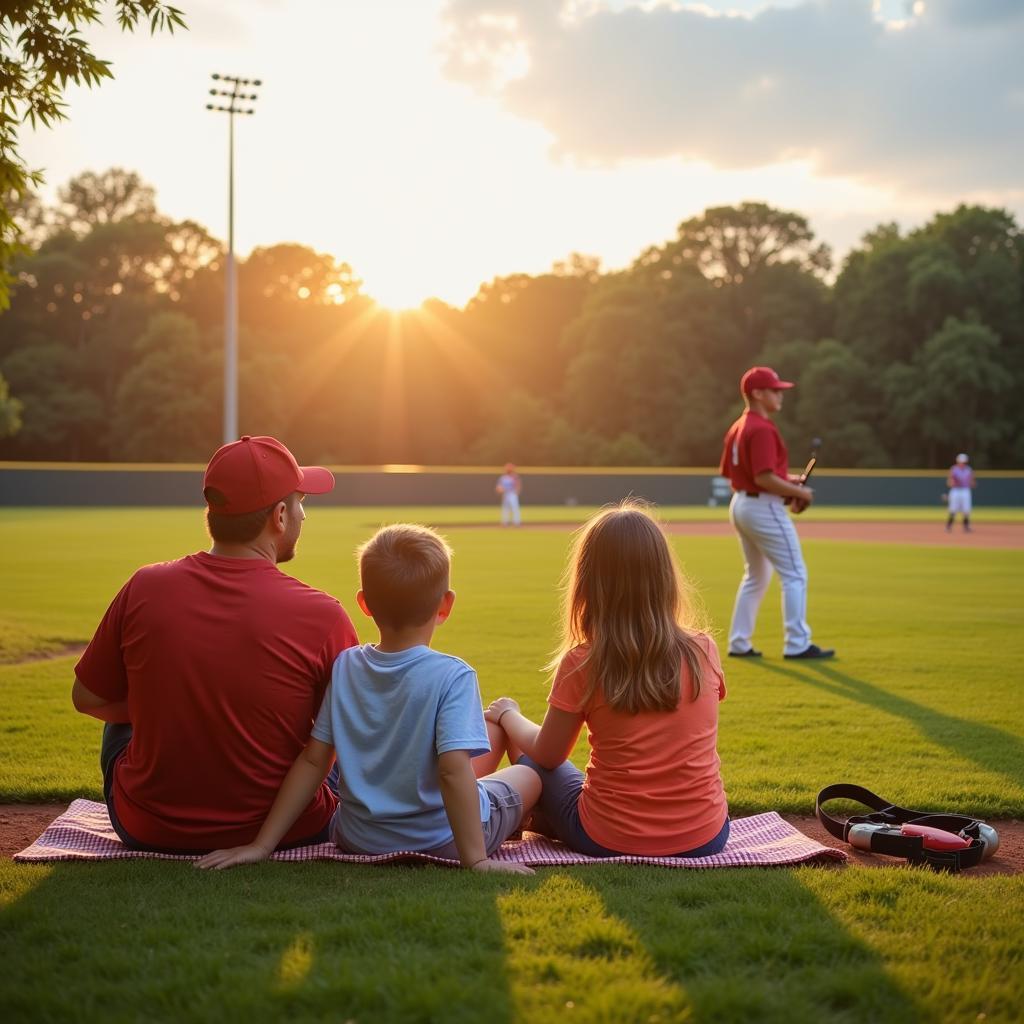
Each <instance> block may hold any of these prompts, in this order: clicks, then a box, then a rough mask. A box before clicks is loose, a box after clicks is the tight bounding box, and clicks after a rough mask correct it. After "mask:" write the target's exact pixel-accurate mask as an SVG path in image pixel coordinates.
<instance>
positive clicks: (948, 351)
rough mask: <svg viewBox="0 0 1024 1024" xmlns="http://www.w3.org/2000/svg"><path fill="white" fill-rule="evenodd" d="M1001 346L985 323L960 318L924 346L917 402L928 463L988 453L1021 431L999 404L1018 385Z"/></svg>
mask: <svg viewBox="0 0 1024 1024" xmlns="http://www.w3.org/2000/svg"><path fill="white" fill-rule="evenodd" d="M999 347H1000V345H999V338H998V337H996V335H995V333H994V332H993V331H992V330H990V329H989V328H988V327H986V326H985V325H984V324H981V323H978V322H976V321H975V322H971V321H963V320H957V319H956V318H955V317H949V318H948V319H947V320H946V322H945V324H943V326H942V328H941V329H940V330H939V331H937V332H936V333H935V334H933V335H932V337H930V338H929V339H928V341H927V342H926V343H925V345H924V347H923V349H922V350H921V354H920V357H919V359H918V364H919V370H920V378H921V379H920V382H919V384H918V396H919V397H918V402H919V404H920V407H921V410H922V412H921V436H922V440H923V441H924V442H925V444H926V445H927V446H928V449H927V452H928V462H929V464H931V465H935V464H936V462H942V461H943V456H946V458H945V461H948V455H947V454H946V453H948V452H957V451H961V450H965V449H970V450H973V451H979V450H980V451H982V452H984V451H985V450H986V449H987V448H988V447H989V446H990V445H991V444H992V443H993V442H995V441H998V440H1000V439H1001V438H1003V437H1004V436H1006V435H1008V434H1010V433H1012V432H1013V431H1014V430H1015V429H1016V427H1015V425H1014V423H1013V422H1012V421H1010V420H1008V419H1006V418H1004V417H1002V416H1000V415H998V412H997V409H998V399H999V398H1000V397H1001V396H1002V395H1003V394H1004V393H1006V392H1008V391H1009V390H1010V388H1011V387H1012V386H1013V377H1012V376H1011V375H1010V373H1009V372H1008V371H1007V370H1006V369H1005V368H1004V367H1003V366H1002V365H1001V364H1000V360H999ZM943 450H944V451H943ZM940 452H942V454H941V455H940ZM979 461H984V456H982V458H981V459H979Z"/></svg>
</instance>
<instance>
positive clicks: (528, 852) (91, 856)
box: [14, 800, 847, 868]
mask: <svg viewBox="0 0 1024 1024" xmlns="http://www.w3.org/2000/svg"><path fill="white" fill-rule="evenodd" d="M126 857H147V858H153V859H157V860H193V859H194V856H193V855H191V854H171V853H149V852H146V851H139V850H129V849H128V848H127V847H126V846H125V845H124V844H123V843H122V842H121V840H120V839H118V838H117V835H116V834H115V833H114V830H113V829H112V828H111V827H110V817H109V816H108V814H107V808H106V805H104V804H101V803H96V802H95V801H92V800H75V801H73V802H72V804H71V806H70V807H69V808H68V809H67V810H66V811H65V812H64V813H63V814H61V815H60V816H59V817H58V818H57V819H56V820H55V821H54V822H53V823H52V824H51V825H49V826H48V827H47V829H46V830H45V831H44V832H43V834H42V835H41V836H40V837H39V838H38V839H37V840H36V841H35V842H34V843H33V844H32V845H31V846H29V847H28V848H27V849H24V850H22V851H21V853H17V854H15V855H14V860H15V861H17V862H19V863H22V864H27V863H39V862H45V861H61V860H121V859H124V858H126ZM272 859H273V860H277V861H288V862H296V861H311V860H337V861H342V862H344V863H346V864H395V863H406V864H408V863H414V862H427V863H434V864H442V865H446V866H450V867H456V866H457V865H458V861H454V860H444V859H443V858H441V857H432V856H429V855H428V854H425V853H414V852H412V851H403V852H400V853H384V854H377V855H374V856H369V855H362V854H353V853H343V852H342V851H341V850H339V849H338V848H337V847H336V846H335V845H334V844H333V843H319V844H317V845H314V846H301V847H297V848H295V849H293V850H280V851H278V852H277V853H275V854H274V855H273V857H272ZM494 859H495V860H503V861H515V862H518V863H521V864H528V865H530V866H531V867H563V866H565V865H572V864H651V865H654V866H656V867H662V868H726V867H732V868H748V867H769V866H774V865H784V864H803V863H806V862H808V861H830V860H831V861H845V860H846V859H847V857H846V854H845V853H843V851H842V850H833V849H831V848H830V847H827V846H822V845H821V843H818V842H815V840H813V839H809V838H808V837H807V836H805V835H804V834H803V833H802V832H798V831H797V830H796V829H795V828H794V827H793V826H792V825H790V824H789V822H787V821H785V820H784V819H783V818H781V817H779V815H778V814H776V813H775V812H774V811H772V812H769V813H767V814H755V815H754V816H753V817H750V818H737V819H735V820H734V821H733V822H732V824H731V826H730V829H729V842H728V843H727V844H726V847H725V849H724V850H723V851H722V852H721V853H717V854H715V855H714V856H712V857H638V856H623V857H586V856H584V855H583V854H581V853H576V852H575V851H574V850H570V849H569V847H567V846H564V845H563V844H562V843H559V842H556V841H554V840H553V839H547V838H546V837H544V836H540V835H537V834H535V833H533V832H526V833H524V835H523V838H522V839H515V840H510V841H508V842H506V843H504V844H503V845H502V846H501V849H500V850H498V852H497V853H496V854H495V855H494Z"/></svg>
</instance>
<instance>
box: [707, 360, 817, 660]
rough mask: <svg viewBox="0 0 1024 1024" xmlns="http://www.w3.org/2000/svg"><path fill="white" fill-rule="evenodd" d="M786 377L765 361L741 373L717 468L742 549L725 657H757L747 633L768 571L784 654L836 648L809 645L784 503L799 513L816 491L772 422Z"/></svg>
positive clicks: (801, 573) (794, 542)
mask: <svg viewBox="0 0 1024 1024" xmlns="http://www.w3.org/2000/svg"><path fill="white" fill-rule="evenodd" d="M791 387H793V384H792V383H791V382H790V381H785V380H780V379H779V375H778V374H777V373H776V372H775V371H774V370H772V369H771V368H770V367H767V366H754V367H752V368H751V369H749V370H747V372H746V373H745V374H743V377H742V379H741V380H740V393H741V394H742V395H743V401H744V403H745V405H746V409H745V410H744V412H743V415H742V416H740V418H739V419H738V420H736V422H735V423H734V424H733V425H732V426H731V427H730V428H729V430H728V432H727V433H726V435H725V443H724V446H723V450H722V464H721V467H720V469H719V472H720V473H721V475H722V476H724V477H727V478H728V480H729V482H730V484H731V485H732V489H733V496H732V502H731V503H730V505H729V520H730V522H731V523H732V525H733V529H734V530H735V531H736V534H737V536H738V537H739V540H740V547H741V548H742V549H743V561H744V567H743V579H742V580H741V581H740V586H739V590H738V591H737V594H736V605H735V607H734V609H733V613H732V623H731V624H730V626H729V657H730V658H759V657H761V652H760V651H758V650H755V649H754V646H753V642H752V637H753V635H754V625H755V623H756V622H757V612H758V609H759V608H760V606H761V599H762V598H763V597H764V594H765V591H766V590H767V589H768V583H769V582H770V581H771V578H772V570H773V569H774V570H775V571H776V572H778V574H779V579H780V581H781V582H782V616H783V620H784V623H785V644H784V647H783V654H784V655H785V657H787V658H831V657H832V656H833V655H834V654H835V651H834V650H822V648H820V647H818V646H817V645H816V644H812V643H811V627H810V626H809V625H808V624H807V569H806V567H805V566H804V559H803V553H802V552H801V550H800V539H799V538H798V537H797V534H796V529H795V528H794V527H793V523H792V521H791V520H790V517H789V516H788V515H787V514H786V509H785V505H787V504H788V505H790V506H791V507H792V509H793V512H795V513H797V514H799V513H801V512H803V511H804V509H806V508H807V507H808V505H810V504H811V502H812V501H813V500H814V492H813V491H812V490H811V489H810V488H809V487H807V486H805V485H804V484H803V482H802V481H801V478H799V477H792V476H790V475H789V454H788V452H787V451H786V445H785V443H784V442H783V440H782V437H781V435H780V434H779V431H778V429H777V428H776V426H775V424H774V423H773V422H772V417H773V416H775V415H776V414H777V413H778V412H779V410H780V409H781V408H782V397H783V392H784V391H786V390H787V389H788V388H791Z"/></svg>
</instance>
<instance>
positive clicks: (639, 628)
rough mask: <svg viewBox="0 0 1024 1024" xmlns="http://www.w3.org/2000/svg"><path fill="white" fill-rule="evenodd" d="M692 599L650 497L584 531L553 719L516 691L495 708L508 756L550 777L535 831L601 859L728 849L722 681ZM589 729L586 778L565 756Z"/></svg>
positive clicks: (573, 561) (570, 578)
mask: <svg viewBox="0 0 1024 1024" xmlns="http://www.w3.org/2000/svg"><path fill="white" fill-rule="evenodd" d="M687 596H688V586H687V584H686V582H685V581H684V580H683V578H682V576H681V574H680V572H679V568H678V566H677V565H676V562H675V559H674V557H673V555H672V551H671V548H670V547H669V545H668V541H667V540H666V539H665V536H664V534H663V533H662V532H661V528H660V527H659V526H658V524H657V522H656V521H655V520H654V518H653V516H652V515H651V514H650V512H649V511H648V510H647V508H646V506H645V505H643V504H642V503H640V502H637V501H632V500H631V501H626V502H623V503H622V504H620V505H618V506H615V507H613V508H607V509H604V510H603V511H601V512H599V513H598V514H597V515H596V516H594V517H593V518H592V519H591V520H590V521H589V522H588V523H587V524H586V526H585V527H584V528H583V530H582V531H581V532H580V535H579V537H578V539H577V541H576V543H575V545H574V547H573V551H572V555H571V557H570V561H569V566H568V570H567V573H566V606H565V616H564V624H563V630H562V634H563V635H562V642H561V646H560V648H559V651H558V653H557V654H556V655H555V657H554V659H553V660H552V662H551V664H550V665H549V668H552V669H554V672H555V674H554V681H553V682H552V685H551V692H550V694H549V696H548V710H547V714H546V715H545V717H544V722H543V724H542V725H540V726H538V725H537V724H536V723H534V722H532V721H530V720H529V719H528V718H526V717H525V716H524V715H522V714H521V713H520V711H519V705H518V704H517V703H516V702H515V701H514V700H512V699H511V698H509V697H501V698H499V699H498V700H496V701H494V702H493V703H492V704H491V705H490V707H489V708H488V709H487V711H486V713H485V715H486V717H487V719H488V720H489V721H491V722H495V723H496V724H498V725H500V726H501V727H502V729H504V731H505V733H506V735H507V737H508V742H509V755H510V758H511V759H512V760H513V761H516V762H517V763H519V764H526V765H529V766H530V767H531V768H533V769H534V771H536V772H537V774H538V775H540V777H541V780H542V782H543V787H544V788H543V792H542V794H541V798H540V803H539V804H538V805H537V807H538V811H537V812H535V816H534V823H533V825H532V826H531V827H532V828H533V829H535V830H536V831H541V832H544V833H546V834H548V835H551V836H554V837H555V838H556V839H559V840H561V841H562V842H564V843H566V844H568V845H569V846H571V847H572V848H573V849H575V850H578V851H579V852H580V853H584V854H587V855H589V856H593V857H613V856H618V855H621V854H637V855H643V856H657V857H660V856H682V857H701V856H708V855H710V854H713V853H718V852H720V851H721V849H722V848H723V847H724V846H725V843H726V840H727V839H728V838H729V817H728V807H727V805H726V799H725V791H724V789H723V787H722V780H721V776H720V774H719V766H720V761H719V758H718V752H717V749H716V740H717V735H718V704H719V701H721V700H723V699H724V698H725V679H724V678H723V676H722V668H721V663H720V661H719V658H718V651H717V649H716V647H715V645H714V643H713V642H712V640H711V638H710V637H709V636H708V635H707V634H706V633H704V632H702V631H701V630H700V629H699V628H697V626H696V622H695V616H694V612H693V610H692V609H691V607H690V604H689V601H688V600H687ZM584 724H585V725H586V726H587V730H588V732H589V735H590V748H591V749H590V760H589V761H588V762H587V768H586V772H585V773H584V772H581V771H580V770H579V769H578V768H577V767H576V766H575V765H573V764H572V763H571V762H570V761H569V760H568V756H569V754H570V752H571V751H572V749H573V747H574V746H575V744H576V740H577V738H578V737H579V734H580V730H581V729H582V728H583V726H584ZM520 751H521V752H522V756H518V755H519V752H520Z"/></svg>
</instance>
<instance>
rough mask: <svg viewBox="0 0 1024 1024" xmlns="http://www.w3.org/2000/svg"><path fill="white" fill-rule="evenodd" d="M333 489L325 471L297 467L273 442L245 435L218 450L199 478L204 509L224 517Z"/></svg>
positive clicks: (277, 442) (328, 471) (268, 439)
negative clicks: (297, 494)
mask: <svg viewBox="0 0 1024 1024" xmlns="http://www.w3.org/2000/svg"><path fill="white" fill-rule="evenodd" d="M333 489H334V474H333V473H332V472H331V471H330V470H329V469H324V468H323V466H300V465H299V464H298V463H297V462H296V461H295V456H294V455H292V453H291V452H290V451H288V449H287V448H285V446H284V445H283V444H281V442H280V441H278V440H277V439H276V438H273V437H250V436H249V435H248V434H246V435H245V436H244V437H243V438H241V439H240V440H238V441H232V442H231V444H226V445H224V446H223V447H221V448H218V449H217V451H216V452H214V455H213V458H212V459H210V464H209V465H208V466H207V467H206V474H205V475H204V477H203V497H204V498H206V505H207V507H208V508H209V509H210V511H211V512H218V513H220V514H221V515H226V516H241V515H245V513H247V512H256V511H257V510H259V509H261V508H267V507H269V506H270V505H273V504H274V503H275V502H277V501H280V500H281V499H282V498H287V497H288V495H289V494H291V493H292V492H293V491H302V492H303V493H304V494H326V493H327V492H328V491H331V490H333Z"/></svg>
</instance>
